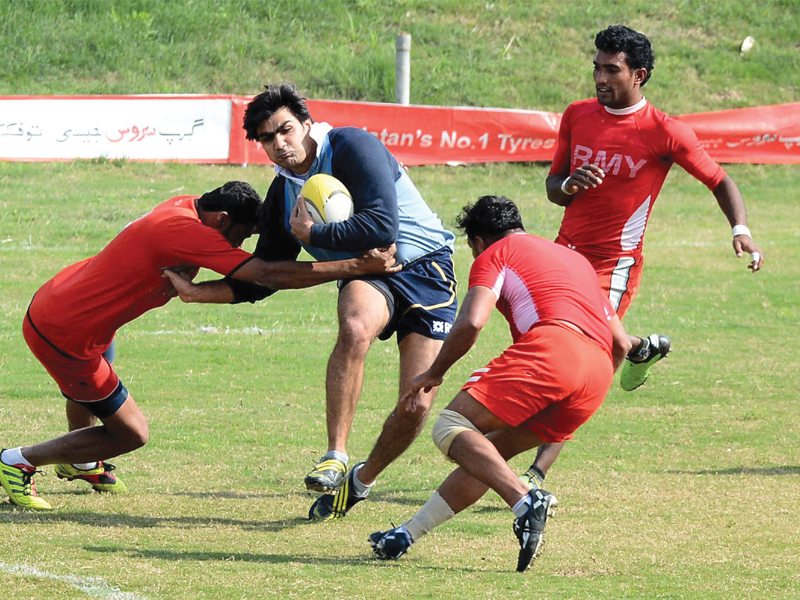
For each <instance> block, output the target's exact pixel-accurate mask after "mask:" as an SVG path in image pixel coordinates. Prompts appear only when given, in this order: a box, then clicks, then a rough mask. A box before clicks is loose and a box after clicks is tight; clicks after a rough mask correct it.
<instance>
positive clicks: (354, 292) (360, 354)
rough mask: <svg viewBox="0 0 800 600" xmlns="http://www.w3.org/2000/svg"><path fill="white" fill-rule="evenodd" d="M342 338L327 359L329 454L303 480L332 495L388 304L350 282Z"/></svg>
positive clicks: (342, 297) (343, 298)
mask: <svg viewBox="0 0 800 600" xmlns="http://www.w3.org/2000/svg"><path fill="white" fill-rule="evenodd" d="M338 314H339V336H338V338H337V341H336V346H335V347H334V349H333V352H332V353H331V356H330V358H329V359H328V370H327V376H326V380H325V418H326V423H327V427H328V452H327V453H326V454H325V456H323V458H322V459H321V460H320V461H319V463H317V465H316V466H315V467H314V469H313V470H312V471H311V473H309V474H308V475H307V476H306V478H305V485H306V487H307V488H308V489H310V490H314V491H318V492H323V493H328V492H332V491H335V490H337V489H338V488H339V487H340V486H341V485H342V483H343V482H344V477H345V473H346V471H347V458H346V457H347V438H348V436H349V435H350V427H351V426H352V424H353V417H354V415H355V411H356V405H357V404H358V399H359V397H360V396H361V387H362V384H363V381H364V362H365V361H366V358H367V352H368V351H369V348H370V346H371V345H372V342H373V341H374V340H375V339H376V338H377V337H378V335H379V334H380V332H381V331H383V329H384V328H385V327H386V324H387V323H388V321H389V309H388V307H387V306H386V300H385V298H384V297H383V294H381V293H380V292H379V291H378V290H376V289H375V288H374V287H372V286H371V285H370V284H368V283H365V282H363V281H358V280H356V281H351V282H350V283H348V284H347V285H346V286H345V287H344V288H343V289H342V290H341V292H340V293H339V305H338Z"/></svg>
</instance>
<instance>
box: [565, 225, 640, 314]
mask: <svg viewBox="0 0 800 600" xmlns="http://www.w3.org/2000/svg"><path fill="white" fill-rule="evenodd" d="M556 243H557V244H561V245H562V246H567V247H568V248H573V247H572V246H570V245H569V243H567V242H566V240H564V239H563V238H561V237H558V238H556ZM573 250H575V251H576V252H578V253H579V254H580V255H581V256H583V257H584V258H585V259H586V260H588V261H589V262H590V263H591V265H592V268H594V270H595V271H596V272H597V278H598V279H599V280H600V287H601V288H603V291H604V292H605V293H606V294H608V299H609V300H611V304H612V305H613V306H614V310H616V311H617V316H619V318H620V320H621V319H622V316H623V315H624V314H625V311H627V310H628V307H629V306H630V304H631V302H632V301H633V299H634V297H635V296H636V293H637V292H638V291H639V284H640V283H641V281H642V267H643V266H644V258H643V257H642V255H641V254H640V255H639V256H617V257H614V258H608V257H605V256H597V255H595V254H589V253H587V252H581V251H580V250H578V249H576V248H573Z"/></svg>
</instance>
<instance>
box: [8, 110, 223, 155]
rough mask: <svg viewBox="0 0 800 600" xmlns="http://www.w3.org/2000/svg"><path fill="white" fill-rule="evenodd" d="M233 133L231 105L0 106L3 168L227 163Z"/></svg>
mask: <svg viewBox="0 0 800 600" xmlns="http://www.w3.org/2000/svg"><path fill="white" fill-rule="evenodd" d="M230 131H231V99H230V97H227V98H214V97H186V96H184V97H180V96H178V97H175V96H127V97H124V98H123V97H111V96H86V97H80V98H78V97H60V98H59V97H4V98H0V160H59V159H66V160H69V159H75V158H83V159H92V158H109V159H121V158H125V159H132V160H180V161H202V162H217V161H218V162H226V161H227V159H228V154H229V150H230Z"/></svg>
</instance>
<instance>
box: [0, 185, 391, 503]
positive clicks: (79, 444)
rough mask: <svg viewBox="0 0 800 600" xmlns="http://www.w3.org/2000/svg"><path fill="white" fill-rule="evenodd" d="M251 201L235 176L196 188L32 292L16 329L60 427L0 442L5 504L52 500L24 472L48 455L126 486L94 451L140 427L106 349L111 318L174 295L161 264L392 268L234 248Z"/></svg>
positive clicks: (191, 272) (252, 211)
mask: <svg viewBox="0 0 800 600" xmlns="http://www.w3.org/2000/svg"><path fill="white" fill-rule="evenodd" d="M260 206H261V197H260V196H259V195H258V193H257V192H256V191H255V190H254V189H253V188H252V187H250V186H249V185H248V184H246V183H243V182H238V181H235V182H228V183H226V184H225V185H223V186H222V187H220V188H217V189H215V190H213V191H211V192H208V193H206V194H204V195H203V196H201V197H199V198H198V197H196V196H179V197H176V198H172V199H171V200H168V201H167V202H164V203H163V204H161V205H159V206H157V207H156V208H154V209H153V210H152V211H150V212H149V213H148V214H146V215H144V216H143V217H141V218H140V219H137V220H136V221H134V222H132V223H130V224H129V225H127V226H126V227H125V228H124V229H123V230H122V232H120V234H119V235H118V236H117V237H116V238H114V239H113V240H112V241H111V242H110V243H109V244H108V245H107V246H106V247H105V248H104V249H103V250H102V251H101V252H100V253H99V254H97V255H96V256H93V257H91V258H88V259H86V260H83V261H81V262H79V263H76V264H74V265H71V266H69V267H67V268H65V269H64V270H62V271H61V272H60V273H58V274H57V275H56V276H55V277H53V278H52V279H50V280H49V281H48V282H46V283H45V284H44V285H43V286H42V287H41V288H40V289H39V290H38V291H37V292H36V294H35V296H34V297H33V300H32V301H31V304H30V306H29V307H28V310H27V312H26V314H25V318H24V321H23V324H22V331H23V335H24V336H25V341H26V342H27V343H28V346H29V347H30V349H31V351H32V352H33V354H34V355H35V356H36V358H37V359H39V361H40V362H41V363H42V364H43V365H44V367H45V368H46V369H47V371H48V373H49V374H50V376H51V377H52V378H53V379H54V380H55V382H56V383H57V384H58V386H59V389H60V390H61V392H62V394H63V395H64V396H65V397H66V398H67V405H66V412H67V421H68V424H69V430H70V431H69V433H67V434H66V435H63V436H61V437H58V438H55V439H52V440H49V441H45V442H41V443H38V444H34V445H31V446H24V447H17V448H10V449H5V450H3V451H2V452H0V484H2V486H3V488H5V490H6V492H7V493H8V495H9V497H10V498H11V501H12V502H13V503H14V504H17V505H18V506H22V507H25V508H34V509H44V510H47V509H50V508H52V507H51V506H50V504H49V503H48V502H47V501H46V500H44V499H43V498H41V497H39V496H38V494H37V492H36V487H35V483H34V480H33V474H34V472H35V471H36V468H37V467H40V466H43V465H48V464H55V465H56V474H57V475H58V476H59V477H60V478H64V479H69V480H72V479H79V480H84V481H87V482H88V483H90V484H91V485H92V487H94V488H95V489H97V490H99V491H123V490H124V489H125V486H124V485H123V484H122V482H121V481H120V480H119V479H117V477H116V476H115V475H114V474H113V473H112V472H111V471H112V470H113V466H112V465H109V464H108V463H105V462H103V461H105V460H106V459H108V458H112V457H114V456H119V455H120V454H125V453H128V452H131V451H133V450H136V449H137V448H140V447H141V446H143V445H144V444H145V443H146V442H147V440H148V437H149V430H148V425H147V420H146V419H145V417H144V415H143V414H142V412H141V410H139V407H138V406H137V405H136V403H135V402H134V400H133V397H132V396H131V395H130V394H129V393H128V390H127V389H126V388H125V386H124V385H123V384H122V382H121V381H120V380H119V377H118V376H117V374H116V373H115V372H114V369H113V368H112V366H111V362H110V359H111V357H110V351H111V350H112V348H113V346H112V344H113V340H114V335H115V334H116V331H117V330H118V329H119V328H120V327H122V326H123V325H125V324H126V323H128V322H130V321H132V320H134V319H136V318H137V317H139V316H140V315H142V314H143V313H145V312H147V311H149V310H151V309H154V308H157V307H159V306H163V305H164V304H166V303H167V302H169V300H170V299H171V298H172V297H173V296H174V295H175V290H174V287H173V284H172V281H171V280H170V279H169V278H167V277H165V270H166V269H169V270H171V271H172V272H173V273H174V272H178V273H180V274H181V275H180V276H182V277H184V278H186V279H192V278H193V277H194V276H195V275H196V274H197V272H198V270H199V268H201V267H202V268H206V269H211V270H213V271H215V272H217V273H219V274H221V275H224V276H226V277H227V278H233V279H237V280H243V281H248V282H251V283H255V284H258V285H260V286H263V287H266V288H269V289H270V290H276V289H288V288H301V287H309V286H312V285H316V284H319V283H324V282H327V281H333V280H336V279H341V278H342V277H350V276H354V275H362V274H365V273H381V274H383V273H386V272H394V271H395V270H396V268H395V267H393V266H392V265H393V263H394V258H393V256H392V254H393V251H392V250H391V249H390V250H389V251H386V252H379V251H370V252H369V253H367V254H365V255H362V256H360V257H358V258H355V259H348V260H342V261H333V262H314V263H311V262H295V261H288V262H287V261H283V262H266V261H262V260H259V259H257V258H254V257H253V256H251V255H250V254H249V253H247V252H245V251H244V250H241V249H240V246H241V244H242V242H243V241H244V240H245V239H247V238H248V237H250V236H251V235H252V234H253V233H254V231H255V229H256V224H257V222H258V210H259V208H260ZM174 276H176V277H178V275H174ZM98 420H99V421H100V422H101V424H100V425H97V421H98Z"/></svg>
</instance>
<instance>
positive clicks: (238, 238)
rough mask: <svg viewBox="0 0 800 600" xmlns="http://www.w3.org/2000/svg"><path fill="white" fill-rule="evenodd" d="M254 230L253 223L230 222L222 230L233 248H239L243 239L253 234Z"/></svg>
mask: <svg viewBox="0 0 800 600" xmlns="http://www.w3.org/2000/svg"><path fill="white" fill-rule="evenodd" d="M255 231H256V226H255V225H246V224H244V223H231V224H230V225H228V227H227V228H226V229H225V230H224V231H222V232H221V233H222V235H224V236H225V239H226V240H228V241H229V242H230V243H231V246H233V247H234V248H241V247H242V244H243V243H244V241H245V240H246V239H247V238H249V237H250V236H251V235H253V234H254V233H255Z"/></svg>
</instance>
